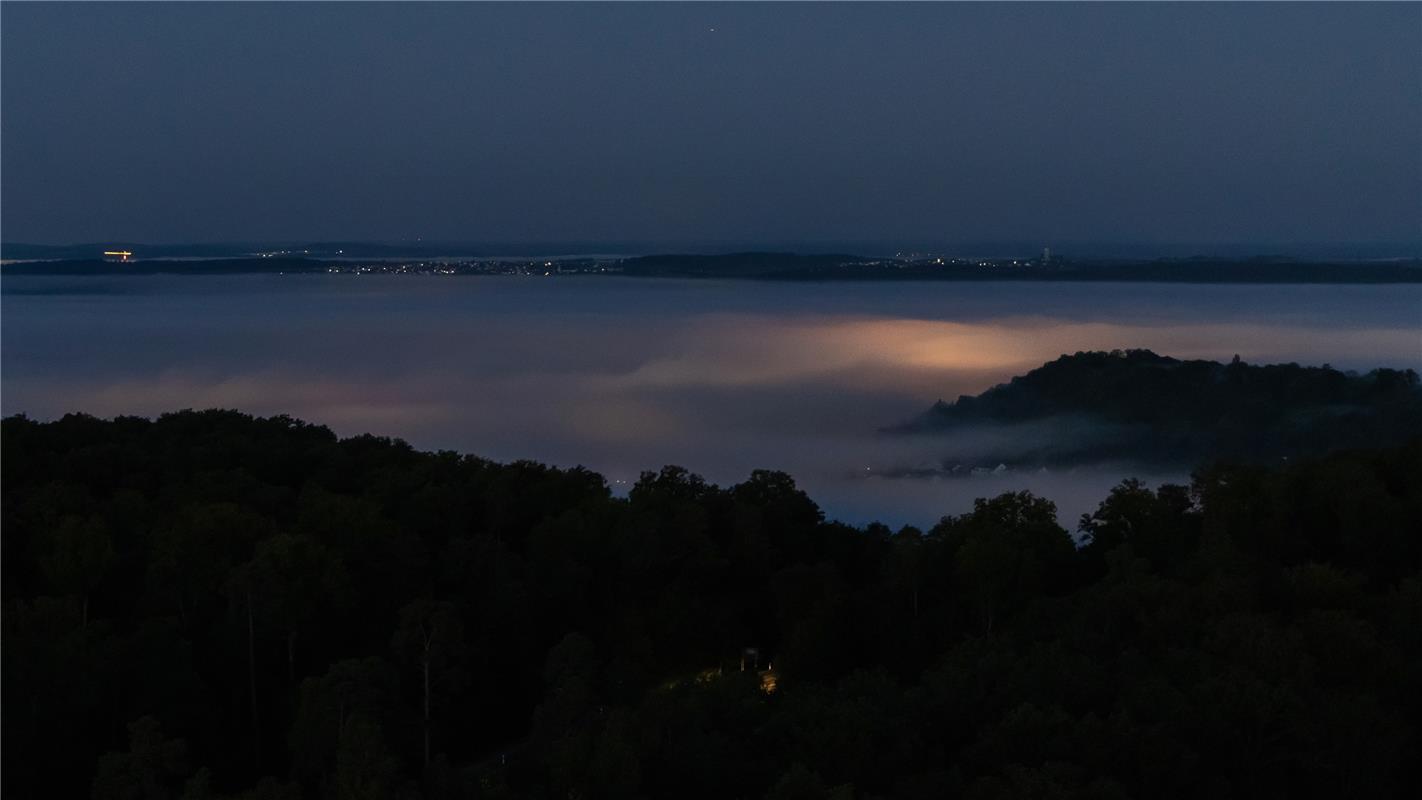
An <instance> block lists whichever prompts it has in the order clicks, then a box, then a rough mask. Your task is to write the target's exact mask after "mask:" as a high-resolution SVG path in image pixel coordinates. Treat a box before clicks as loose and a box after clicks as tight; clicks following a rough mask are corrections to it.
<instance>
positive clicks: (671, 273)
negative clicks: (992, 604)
mask: <svg viewBox="0 0 1422 800" xmlns="http://www.w3.org/2000/svg"><path fill="white" fill-rule="evenodd" d="M124 249H125V251H127V249H128V248H127V247H125V248H124ZM75 252H77V251H76V249H75V248H41V247H38V246H24V245H8V246H5V248H4V250H3V254H4V257H5V258H8V259H17V261H16V263H8V264H5V265H4V267H3V269H0V272H3V274H4V275H6V276H12V275H66V276H74V275H114V274H133V275H152V274H176V275H230V274H245V273H288V274H289V273H303V272H341V273H357V272H359V273H363V274H369V273H387V274H412V273H413V274H420V273H432V272H437V273H438V274H454V275H493V274H515V275H527V274H535V275H545V274H549V275H589V274H594V273H596V274H598V275H620V276H627V277H638V278H687V279H693V278H695V279H740V280H765V281H1135V282H1151V283H1357V284H1368V283H1373V284H1376V283H1389V284H1397V283H1411V284H1416V283H1422V260H1419V259H1416V258H1403V259H1392V260H1379V261H1357V260H1354V261H1301V260H1294V259H1286V258H1275V257H1268V256H1261V257H1255V258H1242V259H1240V258H1214V257H1199V258H1188V259H1154V260H1097V259H1066V258H1060V257H1058V258H1055V259H1052V260H1050V261H1046V260H1042V259H1036V258H1030V259H1021V258H1017V259H1014V258H1004V257H999V258H982V259H979V258H945V257H935V258H929V257H917V256H914V257H882V258H875V257H864V256H855V255H834V254H800V253H769V252H750V253H723V254H716V255H696V254H663V255H647V256H636V257H631V258H623V257H619V256H576V257H564V258H559V259H557V260H547V259H544V258H532V257H518V258H514V257H486V256H453V255H427V254H424V253H422V252H420V251H419V250H414V251H408V252H407V251H399V250H395V249H392V248H385V249H380V248H376V249H371V248H356V247H355V246H352V249H350V250H341V249H333V246H331V245H321V246H313V247H309V248H302V249H296V250H293V249H282V250H276V251H273V252H265V253H246V254H235V253H233V252H231V249H230V248H228V249H211V250H202V251H200V252H204V253H205V252H213V253H220V254H219V255H212V256H209V255H185V256H171V255H166V253H169V252H173V251H172V249H171V248H169V249H164V248H147V247H145V246H140V245H134V246H133V252H132V253H130V254H129V255H132V256H133V257H132V258H128V257H125V258H124V259H123V260H122V261H121V262H114V261H106V260H103V259H100V258H97V255H98V253H99V251H98V250H97V249H90V250H88V251H87V252H88V255H84V256H80V255H74V253H75ZM434 252H438V251H434ZM392 253H400V254H399V255H391V254H392ZM26 258H35V259H44V260H36V261H21V260H19V259H26Z"/></svg>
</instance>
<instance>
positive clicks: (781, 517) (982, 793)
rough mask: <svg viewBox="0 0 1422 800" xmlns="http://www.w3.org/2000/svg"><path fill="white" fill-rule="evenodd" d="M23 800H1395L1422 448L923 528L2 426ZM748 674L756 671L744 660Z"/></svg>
mask: <svg viewBox="0 0 1422 800" xmlns="http://www.w3.org/2000/svg"><path fill="white" fill-rule="evenodd" d="M2 452H3V473H2V474H3V538H0V543H3V560H0V567H3V578H4V580H3V594H4V615H3V622H4V647H3V691H4V706H3V736H0V741H3V761H4V770H3V793H4V795H5V796H6V797H84V796H91V797H93V798H96V800H106V799H107V798H145V799H147V798H178V797H182V798H188V799H189V800H196V799H197V798H212V797H246V798H297V797H310V798H387V797H395V798H400V797H405V798H417V797H425V798H456V797H459V798H463V797H475V798H495V797H497V798H512V797H519V798H522V797H533V798H574V797H577V798H637V797H646V798H661V797H677V798H702V797H704V798H726V797H732V798H759V797H769V798H823V797H836V798H851V797H858V798H878V797H884V798H889V797H893V798H942V797H959V796H962V797H971V798H1018V797H1082V798H1086V797H1091V798H1125V797H1161V798H1200V797H1212V798H1218V797H1293V796H1315V795H1322V796H1332V797H1362V796H1367V797H1397V796H1405V794H1406V792H1408V791H1409V790H1410V789H1415V787H1416V786H1417V785H1419V782H1422V764H1420V763H1419V761H1418V760H1417V758H1416V753H1417V752H1418V747H1419V745H1422V739H1419V732H1422V670H1418V669H1417V664H1418V663H1422V662H1420V661H1419V659H1422V442H1417V441H1414V442H1412V443H1411V444H1408V445H1406V446H1403V447H1399V448H1394V449H1388V450H1378V451H1359V452H1349V453H1340V454H1334V455H1330V456H1328V457H1326V458H1324V459H1321V460H1316V461H1308V462H1304V463H1295V464H1292V465H1290V466H1288V467H1286V468H1274V469H1266V468H1259V467H1217V468H1213V469H1211V470H1209V471H1206V472H1202V473H1200V474H1198V475H1197V476H1196V478H1195V480H1194V483H1193V485H1192V486H1190V487H1183V486H1167V487H1161V488H1160V489H1159V490H1156V491H1152V490H1150V489H1147V488H1145V487H1143V486H1140V485H1139V484H1136V483H1132V482H1127V483H1123V484H1122V485H1120V486H1119V487H1118V488H1116V489H1115V490H1114V491H1113V492H1112V493H1111V495H1110V496H1109V497H1107V498H1106V499H1105V500H1104V501H1103V502H1102V504H1101V506H1100V508H1099V510H1098V511H1097V512H1096V513H1095V514H1094V515H1092V516H1091V517H1090V518H1087V519H1084V520H1083V521H1082V522H1081V525H1080V532H1081V534H1082V536H1083V538H1082V544H1081V546H1079V547H1078V546H1077V543H1076V542H1075V541H1074V539H1073V537H1072V536H1071V535H1070V533H1069V532H1068V531H1067V530H1066V529H1063V528H1062V527H1061V526H1060V525H1059V524H1058V521H1057V519H1056V517H1055V513H1054V508H1053V507H1052V505H1051V503H1049V502H1047V501H1045V500H1042V499H1039V498H1035V497H1033V496H1031V495H1029V494H1026V493H1020V494H1006V495H1002V496H1000V497H997V498H994V499H991V500H983V501H979V502H978V504H977V507H976V508H975V510H974V511H973V512H971V513H969V514H965V515H963V516H960V517H951V518H945V519H944V520H943V521H942V522H941V523H939V524H938V525H936V526H935V527H934V528H933V529H932V530H929V531H926V532H924V531H918V530H913V529H905V530H902V531H899V532H898V533H895V534H891V533H890V531H889V530H888V529H886V528H884V527H882V526H870V527H868V528H867V529H855V528H850V527H847V526H844V525H839V524H836V523H833V522H826V521H825V520H824V519H823V518H822V515H821V513H820V511H819V509H818V508H817V507H816V505H815V504H814V503H813V502H812V501H811V500H810V499H809V498H808V497H806V496H805V495H804V494H803V493H802V492H800V491H799V490H798V489H796V487H795V484H794V483H793V481H792V480H791V479H790V477H789V476H786V475H783V474H779V473H768V472H757V473H754V474H753V475H752V476H751V477H750V478H749V479H748V480H746V481H745V482H744V483H741V484H738V485H736V486H732V487H729V488H719V487H716V486H711V485H708V484H706V483H704V482H703V481H701V480H700V479H699V478H697V477H696V476H694V475H691V474H689V473H687V472H685V471H684V470H680V469H677V468H674V467H668V468H665V469H663V470H662V471H660V472H657V473H650V472H649V473H645V474H644V475H643V476H642V478H641V480H640V481H639V482H638V483H637V484H636V486H635V487H634V488H633V489H632V490H631V493H630V496H629V497H627V498H625V499H620V498H614V497H612V496H611V495H610V493H609V491H608V488H607V485H606V483H605V481H604V480H603V479H602V478H601V477H600V476H598V475H595V474H593V473H590V472H587V471H584V470H559V469H552V468H548V467H544V466H540V465H537V464H532V463H515V464H505V465H501V464H494V463H490V462H488V461H484V460H481V459H478V458H474V457H469V456H460V455H457V454H454V453H421V452H416V451H414V450H412V449H411V448H410V447H408V446H407V445H405V444H403V443H401V442H398V441H392V440H389V439H380V438H375V437H370V436H364V437H357V438H353V439H346V440H338V439H337V438H336V437H335V436H333V435H332V434H331V432H330V431H328V430H327V429H325V428H321V427H316V426H311V425H306V424H303V423H300V422H297V421H294V420H291V419H286V418H275V419H252V418H250V417H247V416H244V415H241V414H237V413H233V412H223V411H209V412H198V413H193V412H184V413H181V414H174V415H169V416H165V417H162V418H160V419H158V420H157V421H152V422H150V421H147V420H142V419H135V418H120V419H116V420H112V421H102V420H97V419H93V418H90V417H84V416H70V417H65V418H64V419H62V420H59V421H57V422H52V423H44V424H41V423H37V422H33V421H30V420H27V419H24V418H10V419H7V420H5V421H4V423H3V451H2ZM748 648H754V650H753V651H748Z"/></svg>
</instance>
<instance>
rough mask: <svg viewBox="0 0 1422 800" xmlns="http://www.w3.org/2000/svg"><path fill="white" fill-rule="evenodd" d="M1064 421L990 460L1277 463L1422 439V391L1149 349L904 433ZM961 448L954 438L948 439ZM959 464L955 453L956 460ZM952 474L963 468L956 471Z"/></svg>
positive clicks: (992, 394)
mask: <svg viewBox="0 0 1422 800" xmlns="http://www.w3.org/2000/svg"><path fill="white" fill-rule="evenodd" d="M1041 421H1055V422H1056V423H1057V424H1055V425H1051V426H1048V427H1049V428H1050V430H1047V431H1042V432H1039V433H1038V434H1037V435H1035V436H1032V437H1015V438H1017V439H1020V440H1022V441H1018V442H1015V443H1013V444H1003V445H999V446H998V448H997V449H996V450H990V451H989V452H987V453H986V454H982V453H980V454H978V455H977V459H978V460H979V461H984V462H987V463H989V464H995V463H997V462H998V461H1003V462H1007V463H1009V464H1013V465H1027V466H1037V465H1046V466H1054V467H1055V466H1070V465H1075V464H1082V463H1094V462H1101V461H1106V460H1113V459H1116V460H1126V461H1132V462H1136V463H1151V464H1166V465H1177V466H1179V465H1183V466H1184V467H1187V468H1188V467H1189V466H1190V465H1192V464H1196V463H1200V462H1202V461H1205V460H1209V459H1215V460H1230V461H1254V462H1270V461H1278V460H1280V459H1286V458H1295V457H1299V456H1310V455H1320V454H1323V453H1327V452H1329V451H1332V450H1338V449H1343V448H1368V447H1380V446H1386V445H1389V444H1394V443H1396V442H1398V441H1399V440H1405V439H1409V438H1411V437H1413V436H1422V383H1419V380H1418V376H1417V373H1416V372H1415V371H1413V370H1410V369H1402V370H1397V369H1386V368H1383V369H1375V370H1372V371H1370V372H1367V373H1363V374H1359V373H1355V372H1342V371H1340V370H1336V369H1333V368H1332V367H1330V366H1328V365H1324V366H1321V367H1306V366H1300V365H1298V364H1268V365H1256V364H1246V363H1244V362H1243V361H1241V360H1240V359H1239V357H1238V356H1235V358H1234V361H1233V362H1231V363H1229V364H1220V363H1218V362H1215V361H1203V360H1190V361H1182V360H1179V359H1175V358H1170V357H1168V356H1161V355H1156V354H1155V353H1152V352H1151V351H1149V350H1114V351H1110V352H1104V351H1096V352H1079V353H1076V354H1074V355H1064V356H1062V357H1060V358H1058V359H1056V360H1055V361H1051V362H1049V363H1047V364H1044V365H1042V366H1041V367H1038V368H1037V369H1034V370H1032V371H1030V372H1028V373H1027V374H1025V375H1019V376H1017V377H1015V378H1013V379H1012V380H1011V381H1009V382H1008V383H1004V384H999V385H997V386H994V387H992V388H991V389H988V390H987V391H985V392H983V393H982V394H980V395H977V396H975V397H973V396H967V395H964V396H962V397H959V398H958V399H957V400H956V401H954V402H952V403H945V402H943V401H942V400H940V401H938V403H937V404H935V405H934V406H933V407H932V408H931V409H929V411H928V412H927V413H925V414H924V415H923V416H921V417H920V418H919V419H917V420H914V421H913V422H911V423H909V424H908V425H904V426H900V427H898V428H894V429H891V430H892V431H895V432H903V433H945V434H951V433H954V432H957V431H962V430H965V429H966V430H973V429H981V428H982V427H983V426H985V425H1006V426H1012V425H1022V424H1024V423H1033V422H1041ZM948 441H949V442H951V439H949V440H948ZM953 460H954V457H953V456H952V455H951V454H950V455H949V457H948V458H947V461H948V462H952V461H953ZM947 466H949V467H951V466H952V464H951V463H948V464H947Z"/></svg>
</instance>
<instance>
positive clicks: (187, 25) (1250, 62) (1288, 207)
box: [0, 3, 1422, 243]
mask: <svg viewBox="0 0 1422 800" xmlns="http://www.w3.org/2000/svg"><path fill="white" fill-rule="evenodd" d="M0 30H3V73H0V75H2V76H3V77H2V78H0V79H2V80H3V92H0V95H3V103H2V104H0V105H3V108H0V136H2V137H3V138H2V139H0V154H2V158H3V164H0V167H3V180H2V181H0V185H3V198H0V202H2V203H3V208H2V209H0V210H3V220H0V224H3V229H0V234H2V235H3V237H4V240H5V241H9V242H19V241H24V242H43V243H69V242H85V241H103V240H126V241H146V242H199V241H259V240H294V239H301V240H318V239H346V240H351V239H357V240H396V239H414V238H417V237H422V238H424V239H426V240H445V241H454V240H458V241H481V240H482V241H543V242H556V241H613V240H620V241H627V240H637V241H648V242H668V243H675V242H692V241H696V242H728V243H729V242H735V243H748V242H794V241H803V242H832V241H871V240H872V241H890V240H899V241H905V242H909V241H912V242H940V241H941V242H953V241H987V240H1013V241H1034V240H1037V241H1052V242H1069V241H1111V242H1145V243H1149V242H1159V243H1165V242H1198V243H1240V242H1378V241H1416V240H1417V239H1419V238H1422V234H1420V233H1419V229H1420V228H1422V4H1417V3H1410V4H1389V5H1366V6H1359V5H1351V4H1347V5H1345V4H1336V5H1334V4H1329V5H1321V4H1308V5H1294V4H1257V5H1217V4H1206V5H1169V6H1157V5H1152V6H1143V5H1129V6H1128V5H1117V4H1104V5H1090V6H1086V5H1046V6H1043V5H1025V4H1001V5H987V6H980V5H956V4H954V5H936V4H935V5H927V4H922V5H894V6H885V5H854V6H847V5H833V6H821V5H814V6H811V5H801V4H795V5H774V6H764V5H739V4H737V5H683V4H674V5H662V4H658V5H617V6H612V5H586V6H584V5H579V6H566V5H551V4H534V5H518V6H507V5H454V4H439V5H419V6H409V5H398V6H395V5H391V6H386V5H367V4H358V5H357V4H315V5H297V6H291V5H266V4H234V5H225V4H224V5H209V4H176V5H174V4H153V5H139V6H129V5H108V4H99V5H93V4H80V5H71V4H15V3H6V4H4V6H3V11H0Z"/></svg>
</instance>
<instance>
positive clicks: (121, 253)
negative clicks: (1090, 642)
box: [104, 250, 133, 261]
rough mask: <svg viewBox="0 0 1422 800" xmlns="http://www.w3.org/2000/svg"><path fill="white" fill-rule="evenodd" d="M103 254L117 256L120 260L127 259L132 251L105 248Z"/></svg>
mask: <svg viewBox="0 0 1422 800" xmlns="http://www.w3.org/2000/svg"><path fill="white" fill-rule="evenodd" d="M104 255H106V256H117V257H118V258H119V260H120V261H127V260H128V259H129V257H130V256H132V255H133V253H131V252H129V251H127V250H105V251H104Z"/></svg>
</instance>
